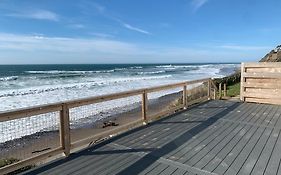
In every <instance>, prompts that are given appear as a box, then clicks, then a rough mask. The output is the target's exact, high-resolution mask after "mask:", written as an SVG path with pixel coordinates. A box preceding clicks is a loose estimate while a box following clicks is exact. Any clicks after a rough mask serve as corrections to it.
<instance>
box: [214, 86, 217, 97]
mask: <svg viewBox="0 0 281 175" xmlns="http://www.w3.org/2000/svg"><path fill="white" fill-rule="evenodd" d="M216 98H217V90H216V88H215V87H214V100H215V99H216Z"/></svg>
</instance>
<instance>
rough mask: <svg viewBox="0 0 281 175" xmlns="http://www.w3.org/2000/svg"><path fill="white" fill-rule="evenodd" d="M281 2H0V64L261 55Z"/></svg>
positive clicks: (279, 29)
mask: <svg viewBox="0 0 281 175" xmlns="http://www.w3.org/2000/svg"><path fill="white" fill-rule="evenodd" d="M280 9H281V1H280V0H0V64H80V63H85V64H87V63H91V64H101V63H121V64H122V63H203V62H208V63H211V62H242V61H258V60H259V59H261V58H262V57H263V56H264V55H265V54H266V53H268V52H269V51H270V50H271V49H273V48H275V47H276V46H277V45H279V44H281V41H280V34H281V23H280V17H279V13H280V12H279V11H280Z"/></svg>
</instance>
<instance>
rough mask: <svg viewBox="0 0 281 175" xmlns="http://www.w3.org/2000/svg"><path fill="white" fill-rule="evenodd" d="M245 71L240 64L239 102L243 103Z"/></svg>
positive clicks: (243, 65) (243, 66)
mask: <svg viewBox="0 0 281 175" xmlns="http://www.w3.org/2000/svg"><path fill="white" fill-rule="evenodd" d="M245 71H246V69H245V64H244V63H241V80H240V100H241V101H245V97H244V91H245V88H244V84H245V81H246V78H245V77H244V73H245Z"/></svg>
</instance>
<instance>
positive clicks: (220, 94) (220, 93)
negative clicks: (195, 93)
mask: <svg viewBox="0 0 281 175" xmlns="http://www.w3.org/2000/svg"><path fill="white" fill-rule="evenodd" d="M221 96H222V91H221V83H220V84H219V99H221Z"/></svg>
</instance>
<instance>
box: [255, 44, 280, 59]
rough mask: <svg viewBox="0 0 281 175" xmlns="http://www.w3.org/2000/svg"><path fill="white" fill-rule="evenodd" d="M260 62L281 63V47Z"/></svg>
mask: <svg viewBox="0 0 281 175" xmlns="http://www.w3.org/2000/svg"><path fill="white" fill-rule="evenodd" d="M260 62H281V45H279V46H277V47H276V48H275V49H274V50H271V51H270V52H269V53H268V54H266V55H265V56H264V57H263V58H262V59H261V60H260Z"/></svg>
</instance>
